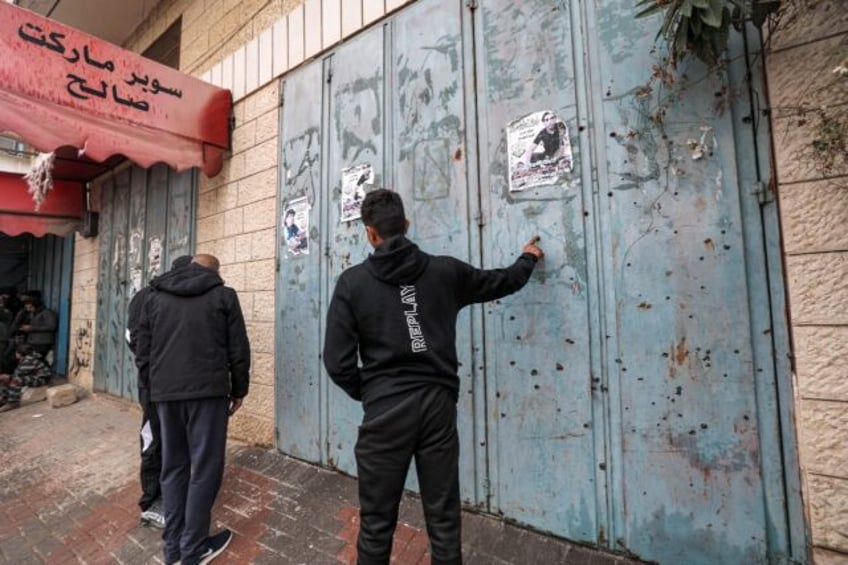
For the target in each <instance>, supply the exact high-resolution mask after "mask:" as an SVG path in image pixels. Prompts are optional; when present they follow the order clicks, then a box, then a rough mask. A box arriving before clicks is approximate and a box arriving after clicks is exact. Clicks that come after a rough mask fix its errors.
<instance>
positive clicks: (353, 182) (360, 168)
mask: <svg viewBox="0 0 848 565" xmlns="http://www.w3.org/2000/svg"><path fill="white" fill-rule="evenodd" d="M373 184H374V168H373V167H372V166H371V165H369V164H367V163H363V164H361V165H354V166H353V167H348V168H347V169H342V215H341V221H342V222H350V221H351V220H356V219H357V218H360V217H361V214H360V212H359V209H360V207H361V206H362V200H363V199H364V198H365V193H366V192H367V189H368V187H370V186H373Z"/></svg>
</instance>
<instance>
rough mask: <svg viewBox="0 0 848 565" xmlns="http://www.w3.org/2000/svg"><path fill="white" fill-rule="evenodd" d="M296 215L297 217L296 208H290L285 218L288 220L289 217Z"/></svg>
mask: <svg viewBox="0 0 848 565" xmlns="http://www.w3.org/2000/svg"><path fill="white" fill-rule="evenodd" d="M294 215H295V214H294V208H289V209H288V210H286V216H285V217H286V218H288V217H289V216H294Z"/></svg>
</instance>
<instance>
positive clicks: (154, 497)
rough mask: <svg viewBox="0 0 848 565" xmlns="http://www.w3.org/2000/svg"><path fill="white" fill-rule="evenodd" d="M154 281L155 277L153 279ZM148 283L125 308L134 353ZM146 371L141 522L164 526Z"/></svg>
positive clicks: (155, 422)
mask: <svg viewBox="0 0 848 565" xmlns="http://www.w3.org/2000/svg"><path fill="white" fill-rule="evenodd" d="M190 263H191V255H180V256H179V257H177V258H176V259H174V261H173V262H172V263H171V270H174V269H182V268H183V267H187V266H188V265H189V264H190ZM154 281H155V279H154ZM152 285H153V281H151V284H150V285H148V286H146V287H144V288H142V289H141V290H139V291H138V292H136V293H135V296H133V298H132V300H130V305H129V308H128V310H127V345H128V346H129V348H130V351H132V352H133V355H135V352H136V349H137V346H138V328H139V325H140V324H141V311H142V308H143V307H144V303H145V301H146V300H147V298H148V297H149V296H150V293H151V292H153V286H152ZM147 384H148V378H147V375H146V374H144V375H142V374H141V373H140V372H139V376H138V403H139V404H140V405H141V433H140V434H139V435H140V440H141V465H140V467H141V468H140V473H139V475H140V479H141V498H140V499H139V501H138V505H139V506H140V507H141V523H142V524H143V525H145V526H152V527H154V528H159V529H162V528H164V527H165V515H164V514H163V512H162V498H161V495H162V489H161V487H160V485H159V475H160V474H161V472H162V439H161V438H162V435H161V434H160V433H159V415H158V414H156V406H154V404H153V403H152V402H151V401H150V389H149V388H148V386H147Z"/></svg>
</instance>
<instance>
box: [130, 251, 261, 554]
mask: <svg viewBox="0 0 848 565" xmlns="http://www.w3.org/2000/svg"><path fill="white" fill-rule="evenodd" d="M152 286H153V291H152V292H151V293H150V296H149V297H148V298H147V300H145V303H144V307H143V310H142V314H141V324H140V326H139V331H138V345H137V348H136V349H137V351H136V365H137V367H138V369H139V376H140V377H142V378H145V379H146V380H147V383H142V386H144V385H145V384H146V385H147V386H149V388H150V400H151V401H152V402H153V403H154V404H155V405H156V410H157V412H158V414H159V423H160V426H161V432H162V475H161V479H162V480H161V484H162V501H163V503H164V509H165V530H164V532H163V534H162V539H163V540H164V542H165V548H164V553H165V562H166V563H175V562H177V561H180V562H181V563H182V564H183V565H197V564H198V563H208V562H209V561H211V560H212V559H213V558H215V557H216V556H218V555H219V554H220V553H221V552H223V551H224V548H226V546H227V544H229V542H230V540H231V539H232V532H230V531H229V530H224V531H222V532H219V533H218V534H216V535H214V536H211V537H210V536H209V526H210V523H211V513H212V505H213V503H214V502H215V497H216V496H217V494H218V489H219V488H220V486H221V480H222V477H223V474H224V455H225V451H226V440H227V418H228V415H232V414H233V413H235V411H236V410H238V408H239V407H240V406H241V403H242V399H243V398H244V397H245V396H246V395H247V389H248V380H249V371H250V344H249V343H248V339H247V331H246V329H245V325H244V318H243V316H242V312H241V306H240V305H239V300H238V296H237V295H236V292H235V291H234V290H233V289H231V288H229V287H226V286H224V281H223V280H221V277H220V276H218V259H216V258H215V257H214V256H212V255H204V254H201V255H196V256H195V257H194V260H193V261H192V264H190V265H189V266H188V267H185V268H182V269H176V270H173V271H170V272H169V273H166V274H164V275H162V276H161V277H158V278H157V279H156V280H155V281H154V282H153V285H152Z"/></svg>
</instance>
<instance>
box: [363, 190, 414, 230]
mask: <svg viewBox="0 0 848 565" xmlns="http://www.w3.org/2000/svg"><path fill="white" fill-rule="evenodd" d="M360 213H361V214H362V222H363V223H364V224H365V225H366V226H369V227H372V228H374V229H375V230H377V234H378V235H379V236H380V237H382V238H387V237H394V236H396V235H403V232H404V230H405V229H406V214H405V213H404V211H403V200H401V199H400V194H398V193H397V192H392V191H391V190H386V189H385V188H380V189H377V190H375V191H373V192H369V193H368V194H366V195H365V200H363V201H362V207H361V208H360Z"/></svg>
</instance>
